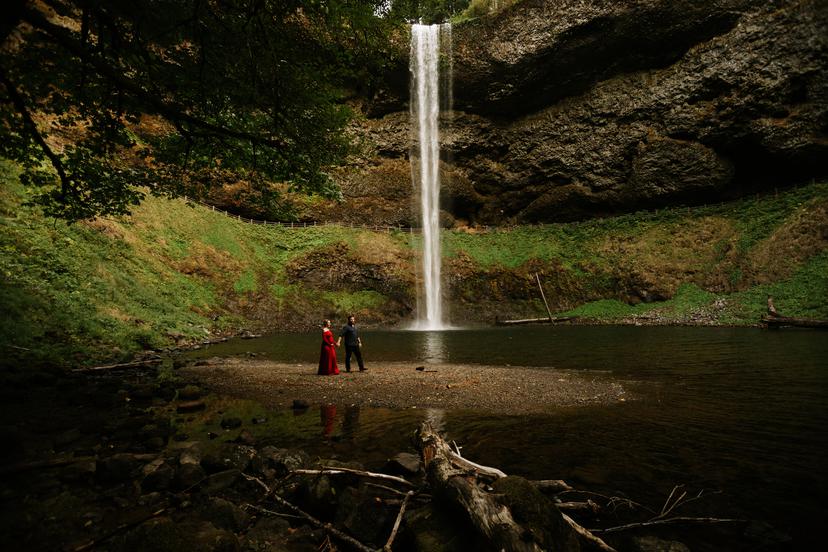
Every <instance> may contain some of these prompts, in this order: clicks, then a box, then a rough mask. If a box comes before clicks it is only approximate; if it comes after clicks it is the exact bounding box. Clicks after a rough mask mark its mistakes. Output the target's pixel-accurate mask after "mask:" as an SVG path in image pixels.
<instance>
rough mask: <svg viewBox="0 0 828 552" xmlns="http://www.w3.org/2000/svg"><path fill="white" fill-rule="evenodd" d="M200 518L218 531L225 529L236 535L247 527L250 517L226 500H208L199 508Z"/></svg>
mask: <svg viewBox="0 0 828 552" xmlns="http://www.w3.org/2000/svg"><path fill="white" fill-rule="evenodd" d="M199 513H200V514H201V516H202V517H203V518H204V519H206V520H207V521H210V522H211V523H212V524H213V525H215V526H216V527H218V528H220V529H227V530H228V531H233V532H234V533H238V532H240V531H242V530H243V529H244V528H245V527H247V524H248V522H249V521H250V516H249V515H248V514H247V512H245V511H244V510H242V509H241V508H240V507H238V506H236V505H235V504H233V503H232V502H230V501H228V500H224V499H223V498H217V497H212V498H209V499H208V500H207V501H206V502H205V503H204V504H202V505H201V507H200V508H199Z"/></svg>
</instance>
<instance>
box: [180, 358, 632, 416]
mask: <svg viewBox="0 0 828 552" xmlns="http://www.w3.org/2000/svg"><path fill="white" fill-rule="evenodd" d="M368 368H369V369H368V370H367V371H365V372H356V371H355V372H351V373H346V372H345V371H344V370H343V371H342V373H341V374H339V375H337V376H317V375H316V366H315V365H311V364H285V363H279V362H272V361H263V360H247V359H232V358H231V359H227V358H221V359H218V358H215V359H210V360H207V361H200V362H199V363H198V364H197V365H190V366H187V367H184V368H182V369H181V372H182V375H183V376H185V377H193V378H195V379H198V380H199V381H200V382H201V383H202V384H203V385H204V386H206V387H208V388H210V389H212V390H213V391H215V392H217V393H222V394H228V395H231V396H236V397H241V398H248V399H254V400H257V401H259V402H261V403H263V404H265V405H267V406H270V407H274V408H276V407H283V406H289V405H290V404H291V403H292V402H293V401H294V400H297V399H298V400H303V401H307V402H308V403H310V404H326V403H334V404H349V405H350V404H355V405H361V406H379V407H389V408H443V409H462V410H466V409H471V410H476V411H480V412H490V413H500V414H532V413H543V412H546V411H548V410H549V409H551V408H555V407H574V406H584V405H596V404H610V403H616V402H622V401H625V400H629V399H630V398H631V397H630V394H629V392H628V391H627V390H625V389H624V388H623V387H622V385H621V384H620V383H618V382H615V381H612V379H611V377H610V376H609V375H608V374H599V375H596V376H593V375H586V376H585V375H583V374H579V373H576V372H573V371H566V370H555V369H551V368H530V367H518V366H481V365H460V364H427V365H418V364H414V363H405V362H398V363H381V364H373V365H370V366H369V367H368ZM418 368H420V369H418Z"/></svg>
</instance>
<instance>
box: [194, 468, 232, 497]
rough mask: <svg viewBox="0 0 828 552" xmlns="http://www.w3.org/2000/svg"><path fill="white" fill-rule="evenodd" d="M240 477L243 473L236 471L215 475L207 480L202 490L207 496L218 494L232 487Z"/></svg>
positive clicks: (226, 471)
mask: <svg viewBox="0 0 828 552" xmlns="http://www.w3.org/2000/svg"><path fill="white" fill-rule="evenodd" d="M240 477H241V472H240V471H239V470H236V469H231V470H225V471H222V472H218V473H214V474H213V475H210V476H209V477H207V479H205V481H204V484H203V487H202V489H203V490H204V492H205V493H207V494H216V493H218V492H219V491H223V490H225V489H228V488H230V487H232V486H233V485H234V484H235V483H236V481H237V480H238V479H239V478H240Z"/></svg>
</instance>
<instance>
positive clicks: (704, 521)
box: [590, 516, 747, 533]
mask: <svg viewBox="0 0 828 552" xmlns="http://www.w3.org/2000/svg"><path fill="white" fill-rule="evenodd" d="M746 521H747V520H744V519H730V518H704V517H685V516H679V517H672V518H664V519H656V520H652V521H642V522H640V523H628V524H626V525H618V526H616V527H608V528H606V529H590V531H592V532H593V533H618V532H620V531H628V530H630V529H639V528H641V527H652V526H654V525H667V524H672V523H699V524H717V523H745V522H746Z"/></svg>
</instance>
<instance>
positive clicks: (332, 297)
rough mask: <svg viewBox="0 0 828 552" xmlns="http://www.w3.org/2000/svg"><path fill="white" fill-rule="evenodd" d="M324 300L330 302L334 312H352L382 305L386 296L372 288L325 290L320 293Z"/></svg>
mask: <svg viewBox="0 0 828 552" xmlns="http://www.w3.org/2000/svg"><path fill="white" fill-rule="evenodd" d="M321 297H322V299H323V300H324V301H327V302H329V303H331V304H332V305H333V306H334V308H335V309H336V312H341V313H354V312H359V311H360V310H362V309H375V308H377V307H380V306H382V305H383V304H384V303H385V301H386V298H385V296H384V295H382V294H381V293H377V292H376V291H373V290H365V291H355V292H350V293H349V292H325V293H322V294H321Z"/></svg>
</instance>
